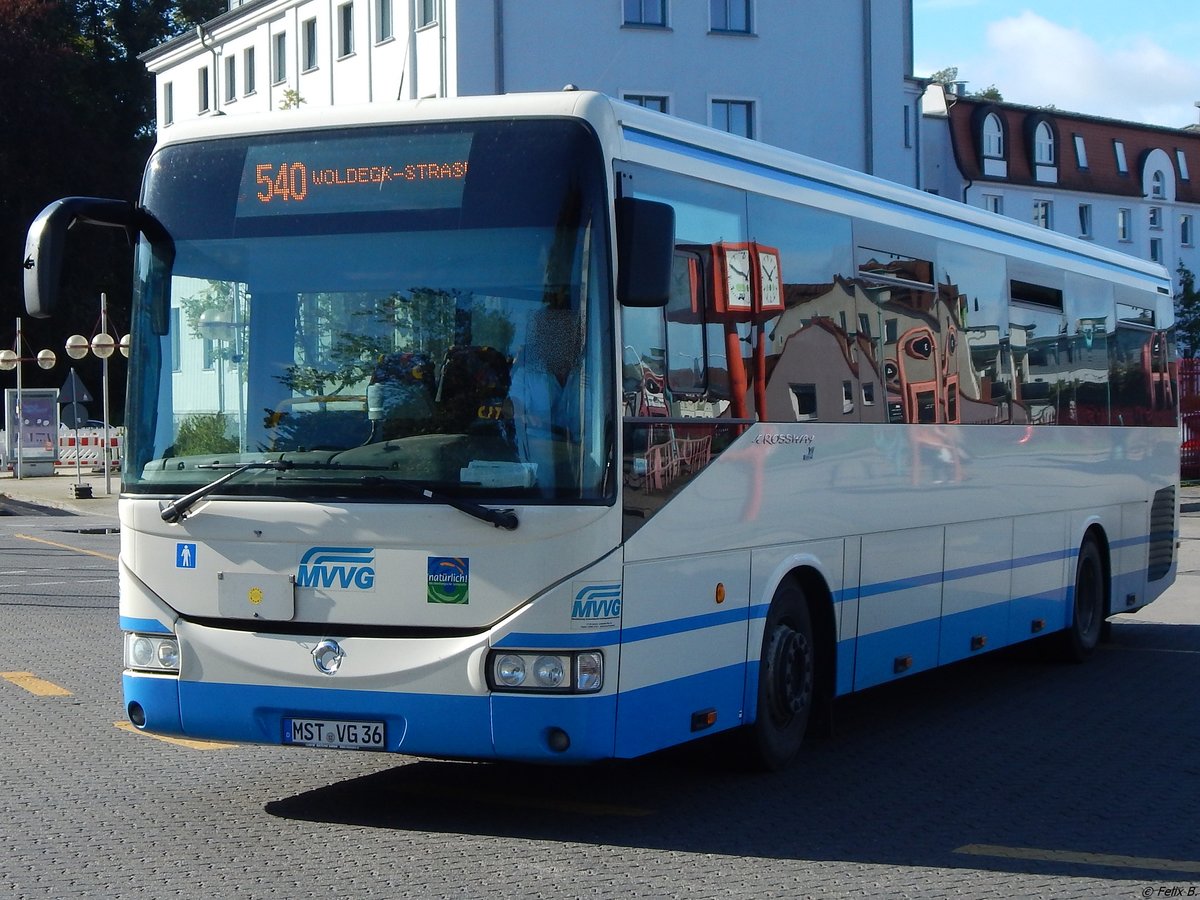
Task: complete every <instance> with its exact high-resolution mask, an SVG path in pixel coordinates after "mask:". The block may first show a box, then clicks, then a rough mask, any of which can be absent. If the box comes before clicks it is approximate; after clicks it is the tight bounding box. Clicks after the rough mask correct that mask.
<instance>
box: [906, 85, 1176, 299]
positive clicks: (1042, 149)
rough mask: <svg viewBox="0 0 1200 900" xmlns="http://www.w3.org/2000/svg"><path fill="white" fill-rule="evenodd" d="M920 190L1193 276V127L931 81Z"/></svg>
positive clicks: (926, 108)
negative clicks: (991, 96)
mask: <svg viewBox="0 0 1200 900" xmlns="http://www.w3.org/2000/svg"><path fill="white" fill-rule="evenodd" d="M924 109H925V122H924V128H923V132H924V134H923V137H924V141H925V171H924V175H923V182H924V185H925V187H926V189H927V190H930V191H933V192H935V193H939V194H943V195H944V196H947V197H950V198H951V199H954V200H961V201H962V202H964V203H967V204H969V205H971V206H978V207H981V208H983V209H989V210H991V211H992V212H997V213H1001V214H1003V215H1006V216H1011V217H1013V218H1017V219H1022V220H1024V221H1026V222H1033V223H1034V224H1036V225H1041V226H1042V227H1044V228H1050V229H1053V230H1054V231H1058V232H1061V233H1063V234H1069V235H1071V236H1073V237H1078V238H1082V239H1083V240H1086V241H1093V242H1095V243H1097V244H1099V245H1101V246H1103V247H1108V248H1110V249H1113V250H1118V251H1121V252H1123V253H1129V254H1131V255H1133V256H1138V257H1141V258H1142V259H1149V260H1152V261H1154V262H1158V263H1161V264H1162V265H1164V266H1165V267H1166V268H1167V270H1168V271H1169V272H1170V273H1171V275H1172V277H1173V278H1175V280H1176V285H1175V286H1176V289H1178V287H1179V285H1178V278H1176V272H1177V269H1178V268H1179V266H1180V265H1183V266H1184V267H1186V268H1187V269H1189V270H1190V271H1191V272H1192V273H1194V274H1200V238H1198V236H1197V228H1198V227H1200V128H1197V127H1196V126H1191V127H1188V128H1163V127H1159V126H1154V125H1141V124H1137V123H1134V122H1120V121H1115V120H1112V119H1104V118H1099V117H1096V116H1087V115H1081V114H1079V113H1067V112H1062V111H1059V110H1056V109H1052V108H1039V107H1031V106H1020V105H1018V104H1014V103H996V102H991V101H987V100H981V99H978V98H973V97H964V96H957V95H956V94H953V93H952V94H950V95H948V96H946V97H945V98H944V99H943V95H942V91H941V88H940V87H939V86H937V85H933V86H931V87H930V89H929V94H928V95H927V97H926V100H925V103H924Z"/></svg>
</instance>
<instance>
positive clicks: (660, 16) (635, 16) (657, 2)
mask: <svg viewBox="0 0 1200 900" xmlns="http://www.w3.org/2000/svg"><path fill="white" fill-rule="evenodd" d="M625 24H626V25H653V26H655V27H657V28H665V27H666V25H667V0H625Z"/></svg>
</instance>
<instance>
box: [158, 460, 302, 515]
mask: <svg viewBox="0 0 1200 900" xmlns="http://www.w3.org/2000/svg"><path fill="white" fill-rule="evenodd" d="M228 465H229V464H222V463H213V464H212V465H207V466H196V468H197V469H224V468H228ZM294 465H295V464H294V463H291V462H287V461H286V460H282V459H276V460H271V461H269V462H248V463H242V464H241V465H240V466H234V467H233V470H232V471H230V472H227V473H226V474H224V475H222V476H221V477H220V478H218V479H217V480H216V481H212V482H209V483H208V484H206V485H204V487H202V488H199V489H198V490H194V491H192V492H191V493H190V494H188V495H187V496H186V497H180V498H179V499H178V500H172V501H171V502H170V503H168V504H167V505H166V506H164V507H163V508H162V513H161V515H162V520H163V521H164V522H166V523H168V524H169V525H174V524H175V523H176V522H178V521H179V520H180V519H182V518H183V517H184V516H185V515H187V511H188V510H189V509H191V508H192V507H193V506H194V505H195V504H196V503H197V501H199V500H203V499H204V498H205V497H207V496H208V495H209V494H211V493H212V492H213V491H215V490H216V489H217V488H219V487H221V486H222V485H223V484H225V482H227V481H230V480H232V479H234V478H237V477H238V476H239V475H241V474H242V473H243V472H248V471H250V470H251V469H274V470H276V471H277V472H284V471H286V470H288V469H290V468H292V467H293V466H294Z"/></svg>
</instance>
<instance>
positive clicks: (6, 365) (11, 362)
mask: <svg viewBox="0 0 1200 900" xmlns="http://www.w3.org/2000/svg"><path fill="white" fill-rule="evenodd" d="M23 344H24V340H23V339H22V337H21V317H20V316H17V339H16V341H15V343H14V346H13V349H12V350H0V370H3V371H5V372H11V371H12V370H13V369H16V370H17V403H16V410H15V412H16V416H15V419H16V421H15V422H13V426H14V427H15V428H16V431H17V436H16V437H17V468H16V475H17V478H18V479H20V478H21V477H22V476H23V474H24V472H23V469H22V465H21V425H22V416H23V415H24V406H23V401H22V397H23V396H24V395H23V394H22V391H23V390H24V383H23V382H22V379H21V369H22V365H21V364H22V363H26V362H37V364H38V367H39V368H42V369H53V368H54V363H55V362H56V361H57V359H56V357H55V356H54V351H53V350H39V351H38V353H37V356H34V357H23V356H21V347H22V345H23ZM55 437H57V435H56V436H55Z"/></svg>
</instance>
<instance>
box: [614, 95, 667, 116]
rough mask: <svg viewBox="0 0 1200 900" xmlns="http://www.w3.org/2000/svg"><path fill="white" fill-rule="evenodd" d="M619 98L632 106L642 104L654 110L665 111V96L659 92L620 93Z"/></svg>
mask: <svg viewBox="0 0 1200 900" xmlns="http://www.w3.org/2000/svg"><path fill="white" fill-rule="evenodd" d="M621 99H622V100H624V101H625V102H626V103H632V104H633V105H634V106H644V107H645V108H646V109H652V110H654V111H655V112H660V113H665V112H667V98H666V97H664V96H662V95H661V94H622V95H621Z"/></svg>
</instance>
